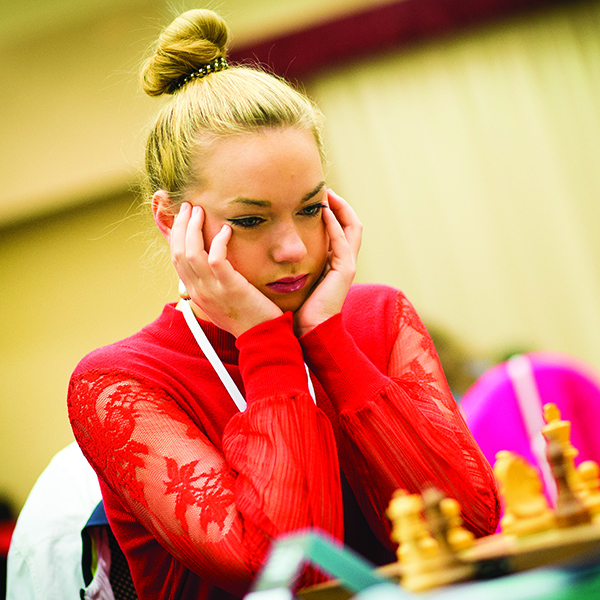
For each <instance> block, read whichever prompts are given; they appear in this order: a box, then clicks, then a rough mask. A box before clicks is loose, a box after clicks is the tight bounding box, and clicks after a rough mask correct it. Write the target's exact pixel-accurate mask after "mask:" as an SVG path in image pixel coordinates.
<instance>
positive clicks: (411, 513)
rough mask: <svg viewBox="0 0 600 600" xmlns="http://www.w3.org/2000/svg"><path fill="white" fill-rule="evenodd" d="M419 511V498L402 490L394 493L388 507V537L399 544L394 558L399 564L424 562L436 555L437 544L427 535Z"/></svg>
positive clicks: (420, 504)
mask: <svg viewBox="0 0 600 600" xmlns="http://www.w3.org/2000/svg"><path fill="white" fill-rule="evenodd" d="M421 509H422V501H421V498H420V496H418V495H417V494H407V493H406V492H405V491H404V490H399V491H397V492H395V493H394V495H393V497H392V500H391V502H390V505H389V507H388V510H387V515H388V517H389V518H390V520H391V522H392V533H391V536H390V537H391V539H392V540H393V541H394V542H396V543H398V544H399V546H398V550H397V551H396V556H397V557H398V562H399V563H401V564H404V565H406V564H411V563H415V562H418V561H424V560H427V559H430V558H432V557H434V556H436V554H437V553H438V550H439V548H438V543H437V542H436V541H435V540H434V539H433V538H432V537H431V535H430V534H429V531H428V530H427V527H426V524H425V521H424V519H423V516H422V514H421Z"/></svg>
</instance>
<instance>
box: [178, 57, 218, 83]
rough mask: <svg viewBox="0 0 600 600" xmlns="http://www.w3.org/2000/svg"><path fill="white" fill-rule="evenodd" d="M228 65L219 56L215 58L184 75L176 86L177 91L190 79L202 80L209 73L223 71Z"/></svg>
mask: <svg viewBox="0 0 600 600" xmlns="http://www.w3.org/2000/svg"><path fill="white" fill-rule="evenodd" d="M228 66H229V65H228V64H227V61H226V60H225V57H224V56H219V58H215V60H213V61H212V62H210V63H207V64H205V65H202V66H201V67H200V68H199V69H198V70H197V71H194V72H193V73H190V74H189V75H186V76H185V77H184V78H183V79H182V80H181V81H180V82H179V84H178V85H177V89H179V88H181V87H183V86H184V85H185V84H186V83H188V82H190V81H191V80H192V79H202V77H206V76H207V75H209V74H210V73H216V72H217V71H223V70H224V69H226V68H227V67H228Z"/></svg>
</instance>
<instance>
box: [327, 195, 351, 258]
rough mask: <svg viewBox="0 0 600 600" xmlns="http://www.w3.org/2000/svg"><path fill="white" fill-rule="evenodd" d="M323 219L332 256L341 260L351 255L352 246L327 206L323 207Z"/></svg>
mask: <svg viewBox="0 0 600 600" xmlns="http://www.w3.org/2000/svg"><path fill="white" fill-rule="evenodd" d="M323 221H324V222H325V227H326V228H327V235H329V243H330V247H331V255H332V257H336V258H339V259H342V260H344V259H345V258H348V257H351V256H352V255H353V253H352V248H351V247H350V244H349V243H348V240H347V239H346V234H345V233H344V230H343V228H342V226H341V224H340V223H339V221H338V220H337V219H336V217H335V215H334V214H333V211H332V210H331V209H330V208H329V207H328V206H327V207H325V208H324V209H323Z"/></svg>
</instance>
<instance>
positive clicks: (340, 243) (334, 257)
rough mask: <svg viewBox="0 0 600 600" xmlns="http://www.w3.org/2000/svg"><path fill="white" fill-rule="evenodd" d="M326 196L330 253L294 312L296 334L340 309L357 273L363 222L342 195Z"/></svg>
mask: <svg viewBox="0 0 600 600" xmlns="http://www.w3.org/2000/svg"><path fill="white" fill-rule="evenodd" d="M327 199H328V204H329V206H328V207H325V208H324V209H323V221H324V222H325V227H326V228H327V233H328V235H329V255H328V257H327V264H326V265H325V269H324V270H323V274H322V276H321V278H320V280H319V281H318V282H317V284H316V286H315V287H314V289H313V291H312V292H311V294H310V296H309V297H308V298H307V299H306V300H305V302H304V304H303V305H302V306H301V307H300V308H299V309H298V310H297V311H296V312H295V313H294V328H295V331H296V335H297V336H298V337H300V336H302V335H304V334H305V333H308V332H309V331H310V330H311V329H313V328H314V327H316V326H317V325H319V324H320V323H323V322H324V321H326V320H327V319H329V318H330V317H332V316H333V315H335V314H337V313H339V312H340V311H341V310H342V304H343V303H344V300H345V299H346V295H347V294H348V290H349V289H350V285H351V284H352V281H353V280H354V275H355V274H356V258H357V256H358V251H359V249H360V243H361V238H362V223H361V222H360V221H359V219H358V217H357V216H356V213H355V212H354V211H353V210H352V208H351V207H350V205H349V204H348V203H347V202H346V201H345V200H344V199H343V198H341V197H340V196H338V195H337V194H335V193H334V192H332V191H331V190H327Z"/></svg>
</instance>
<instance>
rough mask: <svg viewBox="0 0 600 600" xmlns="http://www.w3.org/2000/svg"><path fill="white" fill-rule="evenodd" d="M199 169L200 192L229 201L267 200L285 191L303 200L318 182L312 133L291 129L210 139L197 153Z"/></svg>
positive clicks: (317, 159) (318, 161)
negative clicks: (253, 198) (200, 153)
mask: <svg viewBox="0 0 600 600" xmlns="http://www.w3.org/2000/svg"><path fill="white" fill-rule="evenodd" d="M200 171H201V173H200V174H201V177H200V179H201V180H202V186H201V187H202V190H201V191H202V192H204V191H208V192H211V193H212V194H218V195H220V196H225V197H230V198H235V197H237V196H242V197H246V198H252V197H256V198H257V199H269V196H270V195H271V194H274V195H276V196H277V195H280V193H281V191H282V190H285V189H286V188H289V189H290V191H291V190H294V191H296V192H297V191H298V190H302V191H301V196H304V195H305V194H306V193H307V192H309V191H311V190H312V189H314V188H315V186H316V185H318V184H319V182H320V181H322V179H323V168H322V165H321V158H320V154H319V150H318V147H317V144H316V142H315V139H314V137H313V135H312V133H311V132H310V131H305V130H301V129H295V128H276V129H267V128H265V129H261V130H259V131H257V132H252V133H247V134H241V135H234V136H227V137H222V138H216V139H214V140H213V142H212V143H211V144H210V146H209V147H208V148H207V149H206V151H205V152H203V156H202V160H201V165H200ZM257 194H258V195H257Z"/></svg>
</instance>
